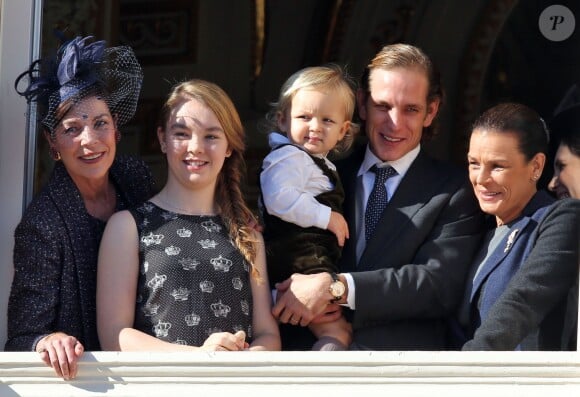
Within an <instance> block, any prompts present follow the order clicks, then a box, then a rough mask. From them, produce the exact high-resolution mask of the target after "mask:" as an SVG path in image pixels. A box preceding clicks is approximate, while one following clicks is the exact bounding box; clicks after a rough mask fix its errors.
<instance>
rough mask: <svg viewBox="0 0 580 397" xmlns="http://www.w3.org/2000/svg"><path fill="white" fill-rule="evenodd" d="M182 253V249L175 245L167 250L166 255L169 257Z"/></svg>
mask: <svg viewBox="0 0 580 397" xmlns="http://www.w3.org/2000/svg"><path fill="white" fill-rule="evenodd" d="M180 252H181V248H179V247H176V246H175V245H171V246H169V247H167V248H165V253H166V254H167V255H169V256H175V255H179V253H180Z"/></svg>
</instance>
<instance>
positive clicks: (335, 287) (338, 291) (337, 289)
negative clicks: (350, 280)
mask: <svg viewBox="0 0 580 397" xmlns="http://www.w3.org/2000/svg"><path fill="white" fill-rule="evenodd" d="M330 289H331V291H332V292H331V293H332V296H334V297H335V298H340V297H342V295H343V294H344V290H345V287H344V284H343V283H342V282H340V281H335V282H334V283H332V284H331V285H330Z"/></svg>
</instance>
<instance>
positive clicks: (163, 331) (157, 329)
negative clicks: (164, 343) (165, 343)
mask: <svg viewBox="0 0 580 397" xmlns="http://www.w3.org/2000/svg"><path fill="white" fill-rule="evenodd" d="M169 329H171V323H165V322H161V320H159V322H158V323H157V324H155V325H154V326H153V332H154V333H155V336H156V337H158V338H167V336H168V335H169Z"/></svg>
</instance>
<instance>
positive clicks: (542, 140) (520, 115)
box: [472, 102, 549, 161]
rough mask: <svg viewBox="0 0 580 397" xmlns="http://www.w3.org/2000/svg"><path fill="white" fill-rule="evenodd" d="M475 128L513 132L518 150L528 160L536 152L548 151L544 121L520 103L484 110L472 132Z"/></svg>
mask: <svg viewBox="0 0 580 397" xmlns="http://www.w3.org/2000/svg"><path fill="white" fill-rule="evenodd" d="M475 130H487V131H494V132H500V133H502V132H505V133H512V134H515V135H516V136H517V139H518V142H519V149H520V152H521V153H522V154H523V155H524V156H525V158H526V160H528V161H529V160H531V159H532V158H533V157H534V156H535V155H536V154H537V153H544V154H547V153H548V142H549V133H548V129H547V127H546V123H545V122H544V120H543V119H542V118H541V117H540V115H539V114H538V113H537V112H536V111H535V110H533V109H532V108H530V107H528V106H526V105H522V104H521V103H511V102H510V103H500V104H499V105H495V106H493V107H492V108H490V109H488V110H486V111H485V112H484V113H483V114H482V115H481V116H479V117H478V118H477V120H475V122H474V123H473V126H472V132H473V131H475Z"/></svg>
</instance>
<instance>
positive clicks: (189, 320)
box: [185, 313, 201, 327]
mask: <svg viewBox="0 0 580 397" xmlns="http://www.w3.org/2000/svg"><path fill="white" fill-rule="evenodd" d="M200 321H201V317H200V315H199V314H195V313H191V314H188V315H187V316H185V323H186V324H187V326H188V327H194V326H196V325H199V322H200Z"/></svg>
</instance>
